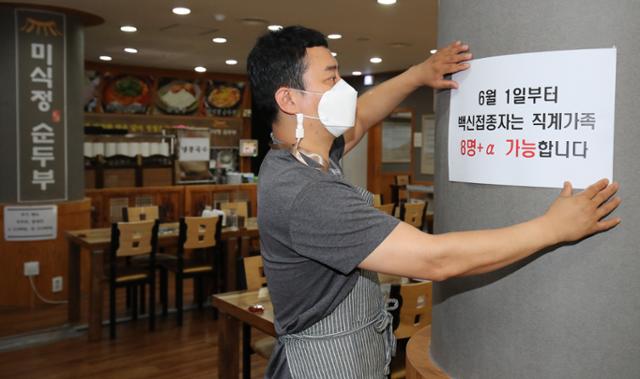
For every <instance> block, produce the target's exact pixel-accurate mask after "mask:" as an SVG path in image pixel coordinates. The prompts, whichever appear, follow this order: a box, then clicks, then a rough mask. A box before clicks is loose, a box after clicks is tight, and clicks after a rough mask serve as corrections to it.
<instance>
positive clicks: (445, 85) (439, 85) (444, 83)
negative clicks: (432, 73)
mask: <svg viewBox="0 0 640 379" xmlns="http://www.w3.org/2000/svg"><path fill="white" fill-rule="evenodd" d="M433 88H436V89H451V88H455V89H458V82H456V81H455V80H445V79H440V80H438V81H436V82H435V83H434V84H433Z"/></svg>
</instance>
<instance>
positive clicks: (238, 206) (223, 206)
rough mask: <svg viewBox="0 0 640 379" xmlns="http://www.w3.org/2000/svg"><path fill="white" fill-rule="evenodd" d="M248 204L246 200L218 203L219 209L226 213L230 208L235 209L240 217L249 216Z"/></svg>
mask: <svg viewBox="0 0 640 379" xmlns="http://www.w3.org/2000/svg"><path fill="white" fill-rule="evenodd" d="M248 208H249V207H248V204H247V202H246V201H233V202H227V203H220V210H221V211H223V212H224V213H225V214H226V215H228V214H229V211H230V210H232V209H233V210H235V212H236V215H238V216H240V217H244V218H245V219H246V218H247V217H249V210H248Z"/></svg>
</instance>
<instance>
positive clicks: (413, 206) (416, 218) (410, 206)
mask: <svg viewBox="0 0 640 379" xmlns="http://www.w3.org/2000/svg"><path fill="white" fill-rule="evenodd" d="M426 210H427V203H422V202H420V203H404V204H402V207H401V208H400V219H401V220H402V221H404V222H406V223H407V224H409V225H413V226H415V227H416V228H418V229H420V230H422V227H423V226H424V221H425V212H426Z"/></svg>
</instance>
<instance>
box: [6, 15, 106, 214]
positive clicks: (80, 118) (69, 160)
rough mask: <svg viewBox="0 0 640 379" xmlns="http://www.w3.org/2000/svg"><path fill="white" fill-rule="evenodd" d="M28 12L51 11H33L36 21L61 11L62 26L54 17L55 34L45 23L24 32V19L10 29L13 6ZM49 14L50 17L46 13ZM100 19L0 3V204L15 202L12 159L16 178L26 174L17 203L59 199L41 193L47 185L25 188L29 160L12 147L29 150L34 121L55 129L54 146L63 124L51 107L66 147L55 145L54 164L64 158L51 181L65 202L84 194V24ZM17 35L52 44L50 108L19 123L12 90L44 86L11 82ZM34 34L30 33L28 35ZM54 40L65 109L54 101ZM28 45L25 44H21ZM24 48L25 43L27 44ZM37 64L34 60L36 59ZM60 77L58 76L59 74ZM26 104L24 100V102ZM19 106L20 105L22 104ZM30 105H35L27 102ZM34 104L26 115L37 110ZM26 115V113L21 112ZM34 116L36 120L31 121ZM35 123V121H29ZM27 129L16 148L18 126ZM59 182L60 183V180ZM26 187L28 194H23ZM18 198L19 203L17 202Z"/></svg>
mask: <svg viewBox="0 0 640 379" xmlns="http://www.w3.org/2000/svg"><path fill="white" fill-rule="evenodd" d="M16 7H17V8H18V9H23V10H33V11H36V12H53V13H39V14H38V13H36V14H34V16H33V19H34V20H35V21H36V22H39V21H47V20H50V19H51V18H52V17H55V15H64V19H65V22H64V24H62V23H61V22H60V19H59V18H56V19H55V20H56V25H55V27H54V29H55V30H56V31H57V32H61V33H62V35H61V36H59V35H58V36H57V37H56V36H55V35H52V30H54V29H47V28H45V27H34V28H33V30H32V31H31V32H30V33H28V34H27V33H22V32H21V28H25V24H26V21H25V20H24V19H22V20H21V21H20V22H21V23H22V24H23V25H18V26H17V30H16V25H15V23H16V13H15V9H16ZM50 15H53V16H50ZM102 21H103V20H102V19H101V18H99V17H97V16H94V15H90V14H87V13H83V12H79V11H75V10H71V9H66V8H57V7H50V6H42V7H41V6H37V5H31V4H25V5H24V6H15V5H14V4H2V3H0V83H2V84H3V88H4V90H3V91H0V173H1V176H2V177H1V180H2V183H1V184H0V203H16V202H19V196H18V188H17V187H18V186H17V181H18V169H17V165H18V161H20V162H21V164H22V166H23V167H22V169H21V170H22V171H21V172H22V176H23V177H25V178H27V179H26V182H28V183H26V184H25V181H24V180H23V187H22V190H21V191H20V192H21V193H22V199H20V202H56V201H55V200H54V201H52V200H49V199H61V200H64V199H62V198H61V197H60V196H59V195H60V193H63V192H62V191H60V190H59V188H58V190H55V191H53V192H55V193H47V191H50V187H49V188H48V189H47V190H43V191H39V188H38V186H37V185H36V186H34V188H25V187H26V186H27V185H30V184H31V183H30V182H31V181H30V180H29V179H30V178H28V175H29V174H30V172H31V170H32V169H34V168H36V167H37V166H38V165H37V164H35V165H34V167H30V166H29V163H32V165H33V162H31V160H30V159H29V157H30V156H29V157H23V158H22V159H19V157H18V151H19V149H21V150H20V151H22V153H23V155H25V156H26V153H25V152H29V151H30V150H31V149H32V143H31V142H32V141H30V140H29V139H28V138H25V137H27V136H29V133H28V131H29V130H31V128H33V127H34V126H35V125H37V123H39V122H41V121H47V122H48V123H49V124H50V125H51V126H52V127H53V128H55V132H56V133H55V138H56V144H57V143H59V142H58V141H60V142H61V141H62V138H63V136H64V130H63V128H62V124H63V122H58V123H57V124H56V123H55V122H54V121H53V120H52V117H51V115H52V114H53V110H54V109H55V110H58V111H59V113H58V114H59V115H62V120H63V121H64V117H65V116H66V146H65V148H64V149H62V151H60V149H58V148H56V149H55V158H56V162H63V161H64V154H65V153H66V180H65V178H64V175H63V174H64V169H63V168H62V167H64V165H63V166H62V167H57V168H56V172H55V173H56V180H57V182H56V183H57V184H56V186H57V185H59V184H60V185H62V184H64V186H65V187H66V191H64V192H65V193H66V200H77V199H81V198H83V197H84V169H83V152H82V146H83V141H84V125H83V124H84V114H83V98H82V91H83V85H84V32H83V30H84V26H85V25H95V24H98V23H101V22H102ZM18 33H22V34H21V36H20V38H22V40H23V41H26V40H27V39H29V38H34V40H35V41H37V43H45V44H46V43H52V44H54V50H53V51H54V57H55V59H54V63H53V65H54V70H53V72H54V81H53V87H54V97H56V99H54V101H53V102H52V103H51V109H50V110H49V112H44V113H42V114H39V115H38V117H32V118H31V120H26V118H28V117H24V116H25V115H24V114H23V119H21V120H20V123H19V125H17V124H16V120H17V108H16V102H17V101H18V98H17V93H18V92H20V93H22V95H21V96H29V95H28V94H29V91H31V90H32V89H34V90H44V89H46V86H45V85H44V84H37V85H33V84H32V83H28V82H24V81H22V82H21V80H18V83H16V76H17V72H18V71H17V70H16V41H17V34H18ZM31 36H34V37H31ZM56 38H63V39H64V46H65V48H64V51H65V53H66V54H64V64H65V66H64V70H62V72H65V76H64V77H65V80H64V84H65V85H66V113H65V109H64V107H61V106H60V104H63V102H62V101H61V100H59V99H61V98H63V96H62V94H63V93H64V92H63V91H60V90H59V88H60V87H61V86H62V84H63V83H62V82H61V81H59V79H58V78H59V75H58V74H59V73H60V71H58V70H57V69H56V68H60V67H62V66H63V65H62V64H59V63H60V62H62V60H61V59H59V56H58V55H55V54H59V53H61V52H62V51H63V49H62V47H61V46H63V45H62V44H60V45H56V41H55V39H56ZM27 43H28V42H27ZM27 47H28V46H27ZM21 59H22V61H21V62H22V63H21V64H20V66H21V67H19V68H20V69H22V70H23V71H25V72H26V71H27V70H28V71H31V70H32V67H30V66H29V65H28V64H24V62H26V61H27V60H28V55H24V56H22V58H21ZM41 63H42V64H41V65H42V69H43V70H46V67H47V66H46V59H43V60H41ZM38 64H40V63H38ZM60 79H61V78H60ZM28 103H29V102H28ZM23 105H24V103H23ZM30 105H32V106H34V105H35V103H33V104H30ZM38 113H39V111H38V110H37V108H36V109H35V111H34V112H32V114H38ZM27 116H28V115H27ZM36 119H37V120H38V121H37V122H36V121H34V120H36ZM32 124H35V125H32ZM23 129H28V131H27V132H25V133H26V134H24V135H23V136H22V140H21V142H20V146H17V143H16V139H17V138H16V134H17V133H18V131H19V130H23ZM47 164H48V165H51V166H53V165H54V163H52V162H51V161H48V162H47ZM49 168H50V166H47V167H45V168H43V169H42V170H47V169H49ZM61 181H64V183H60V182H61ZM29 191H31V193H29ZM23 200H24V201H23Z"/></svg>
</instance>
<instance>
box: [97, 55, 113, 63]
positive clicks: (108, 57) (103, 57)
mask: <svg viewBox="0 0 640 379" xmlns="http://www.w3.org/2000/svg"><path fill="white" fill-rule="evenodd" d="M98 59H100V60H101V61H105V62H109V61H110V60H111V59H112V58H111V57H110V56H108V55H101V56H99V57H98Z"/></svg>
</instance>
